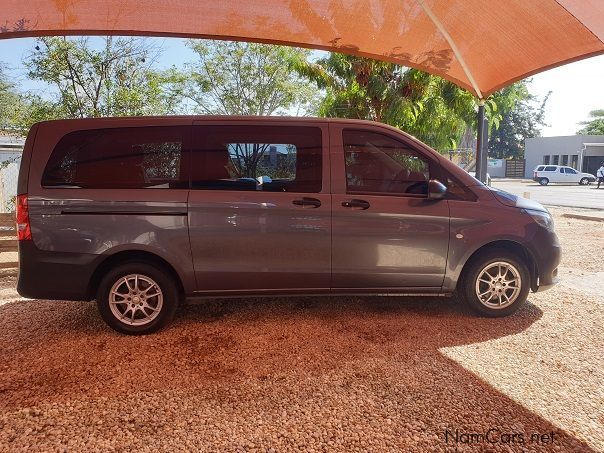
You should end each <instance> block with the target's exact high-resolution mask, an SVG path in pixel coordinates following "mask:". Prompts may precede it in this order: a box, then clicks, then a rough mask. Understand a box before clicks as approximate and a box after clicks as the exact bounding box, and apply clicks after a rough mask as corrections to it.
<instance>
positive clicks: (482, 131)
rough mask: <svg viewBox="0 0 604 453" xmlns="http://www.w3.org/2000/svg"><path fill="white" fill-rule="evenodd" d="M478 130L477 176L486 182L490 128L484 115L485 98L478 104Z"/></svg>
mask: <svg viewBox="0 0 604 453" xmlns="http://www.w3.org/2000/svg"><path fill="white" fill-rule="evenodd" d="M477 120H478V132H477V134H476V178H477V179H478V180H479V181H481V182H483V183H486V181H487V150H488V148H487V145H488V142H489V140H488V136H489V128H488V125H487V122H486V118H485V115H484V100H482V99H481V100H480V101H479V104H478V118H477Z"/></svg>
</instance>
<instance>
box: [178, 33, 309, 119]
mask: <svg viewBox="0 0 604 453" xmlns="http://www.w3.org/2000/svg"><path fill="white" fill-rule="evenodd" d="M188 45H189V46H190V47H191V49H193V51H194V52H195V53H196V54H197V61H195V62H193V63H189V64H188V65H187V69H188V72H189V74H187V76H185V77H183V78H182V80H183V82H184V83H183V87H182V89H181V91H180V92H181V93H182V94H183V95H184V96H185V97H187V98H188V99H190V100H191V101H192V102H193V104H194V107H195V110H197V111H198V112H200V113H203V114H219V115H280V114H284V113H288V112H289V111H290V110H291V109H293V108H294V107H296V108H297V112H292V113H294V114H305V113H308V112H309V111H312V109H313V105H312V99H313V98H314V92H315V91H316V90H314V89H313V87H312V85H311V84H310V83H309V82H308V81H307V80H305V79H303V78H301V77H299V76H298V75H297V73H296V72H295V71H293V70H292V69H291V68H290V65H289V62H290V61H292V60H293V59H296V58H304V59H305V58H306V57H307V55H308V53H309V51H307V50H303V49H296V48H291V47H283V46H274V45H265V44H254V43H241V42H230V41H200V40H190V41H189V44H188Z"/></svg>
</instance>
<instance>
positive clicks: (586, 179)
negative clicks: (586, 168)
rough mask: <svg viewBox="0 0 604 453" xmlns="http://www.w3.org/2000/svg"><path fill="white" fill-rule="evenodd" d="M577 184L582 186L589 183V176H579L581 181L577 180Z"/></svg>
mask: <svg viewBox="0 0 604 453" xmlns="http://www.w3.org/2000/svg"><path fill="white" fill-rule="evenodd" d="M579 184H580V185H582V186H586V185H588V184H589V178H581V181H579Z"/></svg>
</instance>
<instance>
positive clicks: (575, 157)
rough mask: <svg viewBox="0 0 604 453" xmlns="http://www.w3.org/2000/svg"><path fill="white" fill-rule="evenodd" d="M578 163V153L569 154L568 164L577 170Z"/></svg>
mask: <svg viewBox="0 0 604 453" xmlns="http://www.w3.org/2000/svg"><path fill="white" fill-rule="evenodd" d="M578 165H579V155H578V154H573V155H572V156H570V166H571V167H573V168H574V169H575V170H577V166H578Z"/></svg>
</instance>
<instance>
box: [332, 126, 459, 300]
mask: <svg viewBox="0 0 604 453" xmlns="http://www.w3.org/2000/svg"><path fill="white" fill-rule="evenodd" d="M330 129H331V143H332V153H331V161H332V187H333V198H332V203H333V240H332V248H333V253H332V260H333V265H332V266H333V271H332V288H333V291H334V292H346V291H350V290H351V291H354V292H376V291H381V290H385V291H397V290H400V291H409V290H412V289H413V288H415V289H419V290H422V291H423V290H428V289H429V290H435V291H436V290H439V289H440V288H441V286H442V283H443V278H444V274H445V266H446V263H447V251H448V246H449V206H448V202H447V201H446V200H441V201H434V200H428V198H427V187H428V180H429V179H430V178H431V177H433V176H434V175H435V174H436V173H437V172H438V170H439V169H438V163H437V160H436V159H435V158H433V157H431V156H428V155H425V154H423V153H422V152H421V151H419V150H416V149H414V147H413V145H412V144H411V143H408V142H407V141H406V139H405V138H404V137H402V136H399V135H397V134H395V133H392V132H390V131H388V130H386V129H382V128H371V127H350V126H347V125H344V124H337V123H332V124H331V126H330Z"/></svg>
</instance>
